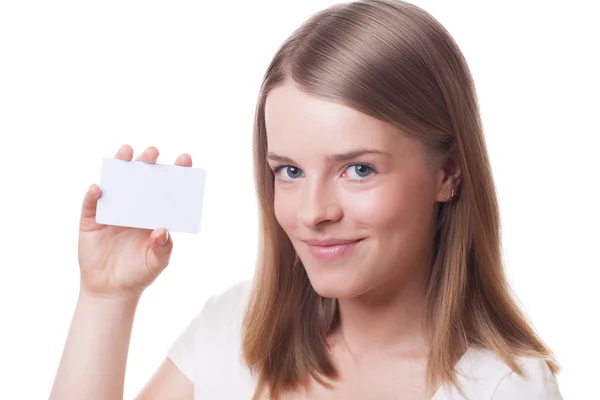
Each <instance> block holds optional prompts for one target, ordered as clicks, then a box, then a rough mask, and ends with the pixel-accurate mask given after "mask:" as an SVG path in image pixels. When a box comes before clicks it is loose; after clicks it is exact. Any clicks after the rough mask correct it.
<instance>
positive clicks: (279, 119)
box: [265, 81, 402, 153]
mask: <svg viewBox="0 0 600 400" xmlns="http://www.w3.org/2000/svg"><path fill="white" fill-rule="evenodd" d="M265 122H266V127H267V141H268V145H269V151H292V150H301V149H306V150H311V151H315V152H320V153H324V152H338V151H340V150H342V149H352V148H355V147H370V148H381V149H382V150H388V151H389V150H390V147H391V146H395V145H397V144H398V142H399V141H400V140H401V139H402V138H401V135H399V132H398V130H397V129H396V128H395V127H394V126H393V125H391V124H389V123H386V122H384V121H381V120H378V119H376V118H373V117H371V116H369V115H366V114H364V113H362V112H359V111H357V110H355V109H353V108H350V107H348V106H345V105H342V104H339V103H335V102H332V101H329V100H324V99H320V98H318V97H315V96H312V95H310V94H307V93H306V92H303V91H302V90H300V89H299V88H298V87H297V86H296V85H295V84H294V83H293V82H289V81H288V82H286V83H285V84H283V85H280V86H277V87H275V88H274V89H272V90H271V91H270V92H269V94H268V96H267V100H266V104H265Z"/></svg>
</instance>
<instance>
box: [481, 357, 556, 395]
mask: <svg viewBox="0 0 600 400" xmlns="http://www.w3.org/2000/svg"><path fill="white" fill-rule="evenodd" d="M518 360H519V364H520V366H521V369H522V372H523V373H522V375H519V374H517V373H516V372H514V371H512V370H511V371H510V372H509V373H507V374H505V375H504V376H503V377H502V379H500V381H499V382H498V385H497V386H496V389H495V391H494V394H493V396H492V400H508V399H511V400H513V399H547V400H562V396H561V394H560V390H559V388H558V382H557V380H556V377H555V376H554V374H553V373H552V371H550V367H549V366H548V364H547V363H546V361H545V360H543V359H541V358H533V357H519V358H518Z"/></svg>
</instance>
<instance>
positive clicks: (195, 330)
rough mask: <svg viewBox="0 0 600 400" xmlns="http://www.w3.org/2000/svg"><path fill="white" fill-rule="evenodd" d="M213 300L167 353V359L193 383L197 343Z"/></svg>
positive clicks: (207, 303)
mask: <svg viewBox="0 0 600 400" xmlns="http://www.w3.org/2000/svg"><path fill="white" fill-rule="evenodd" d="M212 299H213V298H210V299H209V300H208V301H207V302H206V304H205V305H204V307H203V308H202V310H201V311H200V313H198V315H196V317H194V318H193V319H192V321H191V322H190V323H189V324H188V326H187V327H186V328H185V329H184V330H183V332H182V333H181V334H180V335H179V337H178V338H177V339H176V340H175V341H174V342H173V344H172V345H171V348H170V349H169V350H168V352H167V357H168V358H169V359H170V360H171V361H172V362H173V364H175V366H176V367H177V368H178V369H179V370H180V371H181V372H182V373H183V374H184V375H185V376H186V378H188V379H189V380H190V381H191V382H193V381H194V359H195V352H196V347H197V346H196V342H197V341H198V340H199V339H200V337H201V335H202V331H203V330H204V329H206V324H207V323H208V321H207V320H206V319H207V313H208V305H209V303H210V302H211V301H212Z"/></svg>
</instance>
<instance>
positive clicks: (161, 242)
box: [158, 231, 169, 246]
mask: <svg viewBox="0 0 600 400" xmlns="http://www.w3.org/2000/svg"><path fill="white" fill-rule="evenodd" d="M168 241H169V231H165V233H163V234H162V235H161V236H160V240H159V242H158V245H159V246H164V245H165V244H167V242H168Z"/></svg>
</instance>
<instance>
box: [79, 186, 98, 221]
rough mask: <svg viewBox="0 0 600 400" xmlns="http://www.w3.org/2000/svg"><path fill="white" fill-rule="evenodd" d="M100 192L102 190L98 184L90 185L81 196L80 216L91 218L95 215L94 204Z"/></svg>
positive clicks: (96, 202) (95, 204)
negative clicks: (82, 196)
mask: <svg viewBox="0 0 600 400" xmlns="http://www.w3.org/2000/svg"><path fill="white" fill-rule="evenodd" d="M101 194H102V191H101V190H100V187H99V186H98V185H95V184H94V185H92V186H90V188H89V189H88V191H87V193H86V194H85V196H84V198H83V205H82V207H81V217H82V218H93V217H95V216H96V206H97V204H98V199H99V198H100V195H101Z"/></svg>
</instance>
